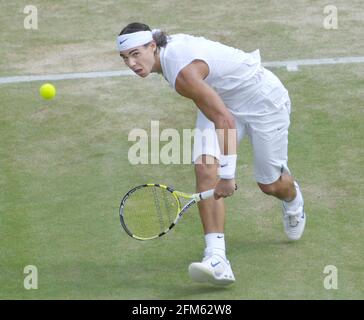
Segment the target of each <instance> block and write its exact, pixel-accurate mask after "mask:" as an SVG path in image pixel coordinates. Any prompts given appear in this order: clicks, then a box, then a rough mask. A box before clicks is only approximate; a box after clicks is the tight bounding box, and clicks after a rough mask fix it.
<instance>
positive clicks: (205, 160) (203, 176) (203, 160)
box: [195, 155, 218, 183]
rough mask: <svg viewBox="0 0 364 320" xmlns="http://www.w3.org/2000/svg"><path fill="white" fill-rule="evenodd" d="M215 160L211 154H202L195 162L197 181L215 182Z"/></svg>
mask: <svg viewBox="0 0 364 320" xmlns="http://www.w3.org/2000/svg"><path fill="white" fill-rule="evenodd" d="M217 167H218V164H217V160H216V159H215V158H213V157H211V156H205V155H204V156H202V157H200V158H199V159H198V161H196V163H195V173H196V178H197V182H198V183H204V182H208V183H210V182H215V181H216V178H217Z"/></svg>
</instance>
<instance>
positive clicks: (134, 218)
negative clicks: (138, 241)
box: [123, 186, 179, 238]
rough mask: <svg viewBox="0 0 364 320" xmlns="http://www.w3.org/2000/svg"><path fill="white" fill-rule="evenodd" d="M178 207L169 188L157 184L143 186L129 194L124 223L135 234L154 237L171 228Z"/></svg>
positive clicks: (124, 212)
mask: <svg viewBox="0 0 364 320" xmlns="http://www.w3.org/2000/svg"><path fill="white" fill-rule="evenodd" d="M178 207H179V205H178V203H177V201H176V199H175V197H174V196H173V194H172V193H171V192H169V191H168V190H165V189H163V188H161V187H157V186H147V187H142V188H140V189H138V190H136V191H134V192H133V193H131V194H130V195H129V197H128V199H127V201H126V203H125V207H124V208H123V219H124V223H125V225H126V228H127V229H128V230H129V231H130V233H132V234H133V235H136V236H138V237H141V238H150V237H154V236H157V235H159V234H161V233H163V232H165V231H167V230H168V229H169V227H170V225H171V224H172V222H173V221H174V218H175V217H176V214H177V213H178Z"/></svg>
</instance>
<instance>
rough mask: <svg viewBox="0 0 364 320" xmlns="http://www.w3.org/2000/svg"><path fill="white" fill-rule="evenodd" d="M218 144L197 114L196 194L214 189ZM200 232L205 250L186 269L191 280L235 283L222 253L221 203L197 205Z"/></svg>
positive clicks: (210, 201)
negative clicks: (199, 260) (202, 231)
mask: <svg viewBox="0 0 364 320" xmlns="http://www.w3.org/2000/svg"><path fill="white" fill-rule="evenodd" d="M219 156H220V150H219V145H218V141H217V136H216V132H215V127H214V124H213V123H212V122H211V121H209V120H208V119H207V118H206V117H205V116H204V115H203V114H202V113H201V112H198V116H197V123H196V131H195V139H194V155H193V161H194V163H195V174H196V188H197V191H198V192H201V191H206V190H208V189H211V188H214V186H215V185H216V182H217V180H218V168H219V164H218V160H217V159H218V158H219ZM198 208H199V213H200V218H201V222H202V225H203V229H204V237H205V244H206V247H205V250H204V257H203V260H202V262H195V263H192V264H191V265H190V266H189V274H190V276H191V278H192V279H193V280H195V281H198V282H210V283H213V284H216V285H228V284H230V283H233V282H234V281H235V278H234V275H233V272H232V270H231V266H230V263H229V261H228V260H227V258H226V254H225V235H224V223H225V207H224V200H223V199H219V200H215V199H214V198H211V199H208V200H204V201H201V202H199V203H198Z"/></svg>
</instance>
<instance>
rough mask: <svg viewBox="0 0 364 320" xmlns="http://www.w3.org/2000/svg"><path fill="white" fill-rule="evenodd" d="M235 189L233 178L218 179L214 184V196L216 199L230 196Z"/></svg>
mask: <svg viewBox="0 0 364 320" xmlns="http://www.w3.org/2000/svg"><path fill="white" fill-rule="evenodd" d="M235 190H236V184H235V179H229V180H225V179H220V180H219V181H218V182H217V184H216V186H215V193H214V198H215V199H216V200H218V199H220V198H226V197H230V196H232V195H233V193H234V191H235Z"/></svg>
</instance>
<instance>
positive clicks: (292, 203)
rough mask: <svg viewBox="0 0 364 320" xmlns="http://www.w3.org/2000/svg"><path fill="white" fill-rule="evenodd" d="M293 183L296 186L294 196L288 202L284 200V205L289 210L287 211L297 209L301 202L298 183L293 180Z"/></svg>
mask: <svg viewBox="0 0 364 320" xmlns="http://www.w3.org/2000/svg"><path fill="white" fill-rule="evenodd" d="M294 185H295V187H296V192H297V194H296V198H294V199H293V200H291V201H288V202H287V201H284V205H285V207H286V208H287V210H289V211H297V210H298V208H299V207H300V206H301V205H302V202H303V197H302V193H301V190H300V188H299V186H298V184H297V183H296V182H295V184H294Z"/></svg>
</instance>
